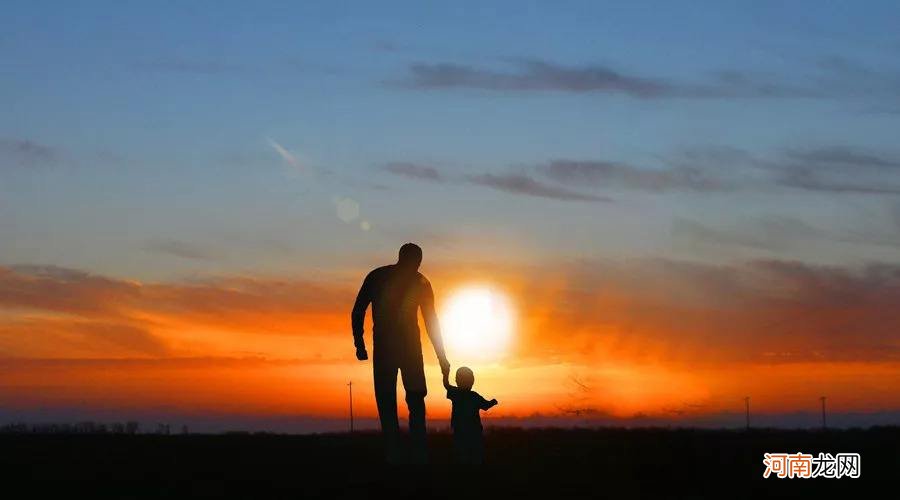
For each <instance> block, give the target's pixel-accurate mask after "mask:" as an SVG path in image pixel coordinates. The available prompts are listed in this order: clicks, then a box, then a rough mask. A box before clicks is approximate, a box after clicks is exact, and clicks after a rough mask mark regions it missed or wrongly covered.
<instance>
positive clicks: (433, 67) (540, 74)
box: [402, 60, 673, 98]
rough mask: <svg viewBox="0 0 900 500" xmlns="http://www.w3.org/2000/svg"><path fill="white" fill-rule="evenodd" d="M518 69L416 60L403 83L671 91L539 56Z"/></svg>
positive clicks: (632, 92) (665, 86)
mask: <svg viewBox="0 0 900 500" xmlns="http://www.w3.org/2000/svg"><path fill="white" fill-rule="evenodd" d="M514 67H515V69H516V70H517V71H512V72H510V71H497V70H490V69H481V68H476V67H473V66H468V65H462V64H451V63H437V64H429V63H415V64H412V65H410V66H409V74H408V75H407V78H406V79H405V80H403V82H402V84H403V85H405V86H407V87H410V88H417V89H446V88H474V89H482V90H496V91H562V92H577V93H583V92H608V93H622V94H627V95H630V96H633V97H642V98H648V97H660V96H664V95H667V94H671V93H672V92H673V89H672V88H670V85H669V84H667V83H665V82H662V81H657V80H653V79H647V78H641V77H636V76H630V75H624V74H622V73H619V72H616V71H614V70H612V69H610V68H607V67H604V66H599V65H594V66H583V67H567V66H562V65H559V64H555V63H550V62H545V61H539V60H519V61H517V62H516V63H515V64H514Z"/></svg>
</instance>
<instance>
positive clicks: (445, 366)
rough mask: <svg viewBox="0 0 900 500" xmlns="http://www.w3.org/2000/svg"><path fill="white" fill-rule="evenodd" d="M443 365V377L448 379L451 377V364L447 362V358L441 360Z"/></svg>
mask: <svg viewBox="0 0 900 500" xmlns="http://www.w3.org/2000/svg"><path fill="white" fill-rule="evenodd" d="M439 362H440V363H441V375H443V376H445V377H447V376H449V375H450V362H449V361H447V358H444V359H441V360H439Z"/></svg>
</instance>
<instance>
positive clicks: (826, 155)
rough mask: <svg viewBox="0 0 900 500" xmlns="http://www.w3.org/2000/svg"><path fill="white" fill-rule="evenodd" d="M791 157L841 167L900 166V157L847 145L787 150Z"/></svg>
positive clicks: (806, 161)
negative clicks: (887, 155)
mask: <svg viewBox="0 0 900 500" xmlns="http://www.w3.org/2000/svg"><path fill="white" fill-rule="evenodd" d="M787 156H788V158H790V159H793V160H796V161H800V162H804V163H809V164H824V165H829V166H832V165H833V166H841V167H847V166H849V167H854V166H859V167H876V168H877V167H891V168H900V158H889V157H886V156H883V155H879V154H876V153H871V152H867V151H862V150H860V149H856V148H850V147H847V146H831V147H825V148H814V149H807V150H791V151H788V152H787Z"/></svg>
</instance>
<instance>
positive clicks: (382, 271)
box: [366, 265, 394, 279]
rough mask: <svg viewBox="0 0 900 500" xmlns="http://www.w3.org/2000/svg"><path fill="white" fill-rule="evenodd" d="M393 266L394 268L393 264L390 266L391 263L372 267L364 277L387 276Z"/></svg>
mask: <svg viewBox="0 0 900 500" xmlns="http://www.w3.org/2000/svg"><path fill="white" fill-rule="evenodd" d="M393 268H394V266H392V265H387V266H381V267H376V268H375V269H372V270H371V271H369V274H368V275H366V278H371V279H377V278H380V277H382V276H387V275H388V274H390V273H391V270H392V269H393Z"/></svg>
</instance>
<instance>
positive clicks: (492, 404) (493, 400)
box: [491, 398, 500, 406]
mask: <svg viewBox="0 0 900 500" xmlns="http://www.w3.org/2000/svg"><path fill="white" fill-rule="evenodd" d="M498 404H500V403H498V402H497V398H494V399H492V400H491V406H497V405H498Z"/></svg>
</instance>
